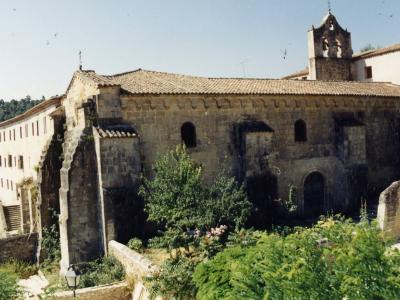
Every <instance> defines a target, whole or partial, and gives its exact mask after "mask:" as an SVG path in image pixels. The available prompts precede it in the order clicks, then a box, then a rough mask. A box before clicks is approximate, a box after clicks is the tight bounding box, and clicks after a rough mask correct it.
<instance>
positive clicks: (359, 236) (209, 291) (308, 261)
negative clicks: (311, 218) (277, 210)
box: [194, 218, 400, 300]
mask: <svg viewBox="0 0 400 300" xmlns="http://www.w3.org/2000/svg"><path fill="white" fill-rule="evenodd" d="M389 245H390V244H389V243H388V240H387V239H386V238H385V236H384V235H383V234H382V232H381V231H380V230H379V229H378V227H377V225H376V223H375V222H373V223H369V222H368V221H367V220H362V221H361V222H360V223H359V224H355V223H353V222H351V221H349V220H343V219H342V218H339V219H335V218H328V219H325V220H323V221H321V222H319V223H318V224H317V225H316V226H314V227H312V228H298V229H296V231H295V232H294V233H292V234H289V235H287V236H283V235H279V234H276V233H270V234H268V233H263V234H261V236H260V237H259V239H258V241H257V244H255V245H253V246H250V247H243V246H237V247H232V248H227V249H226V250H224V251H223V252H220V253H219V254H217V255H216V256H215V257H214V258H213V259H211V260H209V261H206V262H203V263H201V264H199V265H198V266H197V267H196V270H195V273H194V281H195V283H196V286H197V288H198V292H197V297H196V299H200V300H202V299H207V300H213V299H272V300H273V299H338V300H339V299H400V268H399V265H400V253H399V251H398V250H396V251H395V250H388V249H389V248H388V246H389Z"/></svg>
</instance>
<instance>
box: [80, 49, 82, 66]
mask: <svg viewBox="0 0 400 300" xmlns="http://www.w3.org/2000/svg"><path fill="white" fill-rule="evenodd" d="M79 70H82V51H81V50H79Z"/></svg>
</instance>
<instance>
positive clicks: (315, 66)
mask: <svg viewBox="0 0 400 300" xmlns="http://www.w3.org/2000/svg"><path fill="white" fill-rule="evenodd" d="M352 56H353V49H352V48H351V34H350V32H348V31H347V29H346V30H344V29H343V28H342V27H341V26H340V25H339V23H338V22H337V20H336V18H335V16H334V15H333V14H331V12H330V10H329V13H328V14H327V15H326V16H325V18H324V19H323V20H322V24H321V25H320V26H319V27H318V28H314V26H313V27H312V28H311V29H310V30H309V31H308V58H309V70H310V78H309V79H311V80H341V81H346V80H351V70H350V62H351V58H352Z"/></svg>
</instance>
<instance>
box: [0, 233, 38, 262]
mask: <svg viewBox="0 0 400 300" xmlns="http://www.w3.org/2000/svg"><path fill="white" fill-rule="evenodd" d="M37 244H38V236H37V233H32V234H23V235H14V236H11V237H8V238H3V239H0V262H4V261H7V260H9V259H11V258H14V259H17V260H24V261H30V262H35V257H36V248H37Z"/></svg>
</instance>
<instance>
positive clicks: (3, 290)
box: [0, 270, 20, 300]
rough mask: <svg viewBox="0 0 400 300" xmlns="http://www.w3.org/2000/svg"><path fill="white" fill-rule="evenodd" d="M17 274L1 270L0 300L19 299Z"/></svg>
mask: <svg viewBox="0 0 400 300" xmlns="http://www.w3.org/2000/svg"><path fill="white" fill-rule="evenodd" d="M16 280H17V275H16V274H13V273H10V272H5V271H2V270H0V300H10V299H18V297H19V296H20V291H19V289H18V286H17V281H16Z"/></svg>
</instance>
